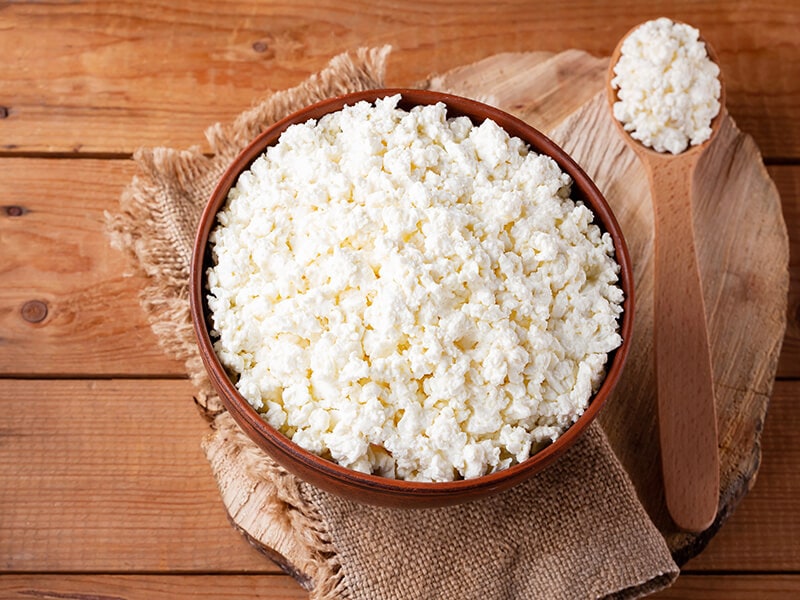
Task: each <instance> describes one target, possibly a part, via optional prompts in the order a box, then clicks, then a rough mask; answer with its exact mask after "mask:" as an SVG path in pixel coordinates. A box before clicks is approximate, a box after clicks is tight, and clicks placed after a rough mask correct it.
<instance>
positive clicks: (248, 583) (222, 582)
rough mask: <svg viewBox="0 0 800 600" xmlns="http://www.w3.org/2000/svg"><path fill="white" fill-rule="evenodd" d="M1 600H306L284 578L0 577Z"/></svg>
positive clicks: (287, 579)
mask: <svg viewBox="0 0 800 600" xmlns="http://www.w3.org/2000/svg"><path fill="white" fill-rule="evenodd" d="M0 597H3V598H6V599H7V600H13V599H18V600H31V598H42V599H48V598H51V599H72V600H181V599H186V600H194V599H203V598H207V599H209V600H217V599H218V600H226V599H227V600H241V599H242V598H253V599H255V598H259V599H261V598H263V599H264V600H299V599H300V598H302V599H307V598H308V592H306V591H305V590H303V589H302V588H301V587H300V586H299V585H298V584H297V582H296V581H295V580H294V579H292V578H291V577H289V576H288V575H258V576H255V575H41V574H38V573H37V574H31V575H0Z"/></svg>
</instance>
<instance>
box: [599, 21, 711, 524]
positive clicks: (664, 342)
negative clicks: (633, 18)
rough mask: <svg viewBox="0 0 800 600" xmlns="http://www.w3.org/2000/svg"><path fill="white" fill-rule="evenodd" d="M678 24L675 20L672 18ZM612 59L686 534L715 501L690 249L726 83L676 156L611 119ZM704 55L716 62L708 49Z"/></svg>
mask: <svg viewBox="0 0 800 600" xmlns="http://www.w3.org/2000/svg"><path fill="white" fill-rule="evenodd" d="M675 22H676V23H678V22H677V21H675ZM638 27H639V26H636V27H634V28H633V29H631V30H630V31H629V32H628V33H627V34H625V36H624V37H623V38H622V39H621V40H620V41H619V43H618V44H617V47H616V48H615V49H614V52H613V54H612V55H611V61H610V64H609V69H608V75H607V78H606V92H607V98H608V105H609V110H611V111H612V118H613V120H614V123H615V124H616V125H617V127H618V129H619V131H620V133H621V135H622V136H623V138H624V139H625V140H626V142H627V144H628V145H629V146H630V147H631V148H632V149H633V150H634V151H635V152H636V155H637V156H638V158H639V160H640V161H641V163H642V164H643V166H644V167H645V169H646V171H647V176H648V180H649V183H650V193H651V198H652V203H653V215H654V221H655V250H654V262H655V285H654V347H655V369H656V388H657V394H658V421H659V439H660V446H661V464H662V473H663V481H664V495H665V500H666V505H667V510H668V511H669V513H670V516H671V517H672V520H673V521H674V522H675V524H676V525H677V526H678V527H679V528H680V529H683V530H685V531H692V532H700V531H703V530H705V529H706V528H708V527H709V526H710V525H711V524H712V523H713V522H714V519H715V517H716V514H717V506H718V501H719V452H718V442H717V419H716V406H715V405H716V401H715V395H714V381H713V371H712V365H711V350H710V344H709V338H708V326H707V323H706V312H705V303H704V300H703V287H702V281H701V278H700V270H699V266H698V260H697V255H696V249H695V237H694V225H693V215H692V181H693V179H694V172H695V168H696V166H697V163H698V161H699V159H700V157H701V156H702V155H703V153H704V152H705V151H706V149H707V148H708V147H709V146H710V145H711V143H712V141H713V140H714V138H715V137H716V135H717V134H718V132H719V129H720V127H721V125H722V121H723V118H724V115H725V108H724V107H725V85H724V82H723V80H722V77H721V76H720V77H719V81H720V88H721V89H720V98H719V102H720V110H719V113H718V114H717V115H716V116H715V117H714V119H713V120H712V122H711V136H710V137H709V139H708V140H706V141H705V142H703V143H702V144H698V145H696V146H689V147H688V148H687V149H686V150H684V151H683V152H682V153H680V154H669V153H662V152H658V151H656V150H653V149H652V148H649V147H647V146H645V145H644V144H642V143H641V142H639V141H637V140H635V139H634V138H633V137H632V136H631V135H630V133H629V132H627V131H626V130H625V129H624V127H623V126H622V123H620V122H619V121H618V120H617V119H616V118H615V117H613V106H614V103H615V102H616V101H617V100H618V96H617V91H616V90H615V89H614V88H613V87H612V85H611V80H612V79H613V77H614V75H615V74H614V67H615V66H616V65H617V62H618V61H619V58H620V55H621V53H622V44H623V42H624V41H625V40H626V39H627V37H628V36H629V35H630V34H631V33H633V32H634V31H635V30H636V29H638ZM700 41H702V42H703V43H704V44H705V47H706V52H707V53H708V56H709V58H710V59H711V60H712V61H713V62H715V63H716V64H717V65H719V61H718V60H717V56H716V54H715V53H714V51H713V49H712V48H711V46H710V45H709V44H708V42H706V41H705V40H703V39H702V37H701V38H700Z"/></svg>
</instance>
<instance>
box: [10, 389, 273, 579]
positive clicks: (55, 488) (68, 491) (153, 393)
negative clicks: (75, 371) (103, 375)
mask: <svg viewBox="0 0 800 600" xmlns="http://www.w3.org/2000/svg"><path fill="white" fill-rule="evenodd" d="M0 407H1V408H2V412H3V424H2V426H0V572H3V571H61V572H64V571H89V572H92V571H94V572H98V571H151V572H152V571H215V572H216V571H237V572H246V571H256V572H265V573H274V572H276V571H278V569H277V567H276V566H275V565H274V564H273V563H272V562H271V561H269V560H267V559H266V558H265V557H264V556H262V555H261V554H259V553H258V552H257V551H256V550H255V549H253V548H251V547H250V546H249V545H248V544H247V543H246V542H245V541H244V540H243V538H242V537H241V536H240V535H239V534H238V533H237V532H235V531H234V530H233V528H232V527H231V526H230V524H229V523H228V521H227V519H226V514H225V510H224V508H223V506H222V503H221V502H220V500H219V494H218V492H217V488H216V486H215V484H214V479H213V477H212V476H211V471H210V469H209V466H208V464H207V462H206V460H205V457H204V456H203V453H202V452H201V450H200V440H201V438H202V436H203V435H205V434H206V432H207V431H208V429H207V425H206V423H205V421H204V420H203V419H201V418H200V416H199V415H198V414H197V411H196V410H195V408H194V406H193V404H192V388H191V386H190V384H189V383H188V382H187V381H170V380H143V381H140V380H125V381H122V380H120V381H113V380H110V381H85V380H77V381H65V380H49V381H41V380H13V379H12V380H5V381H3V382H2V385H0ZM0 595H1V594H0Z"/></svg>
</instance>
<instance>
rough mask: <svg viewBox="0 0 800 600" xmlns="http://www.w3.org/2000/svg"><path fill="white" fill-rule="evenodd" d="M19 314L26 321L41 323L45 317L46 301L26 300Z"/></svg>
mask: <svg viewBox="0 0 800 600" xmlns="http://www.w3.org/2000/svg"><path fill="white" fill-rule="evenodd" d="M20 314H22V318H23V319H25V320H26V321H27V322H28V323H41V322H42V321H44V320H45V318H46V317H47V303H46V302H43V301H42V300H28V301H27V302H26V303H25V304H23V305H22V309H21V310H20Z"/></svg>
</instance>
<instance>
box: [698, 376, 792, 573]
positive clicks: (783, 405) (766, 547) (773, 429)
mask: <svg viewBox="0 0 800 600" xmlns="http://www.w3.org/2000/svg"><path fill="white" fill-rule="evenodd" d="M798 393H800V381H778V382H776V383H775V388H774V392H773V395H772V398H771V400H770V406H769V412H768V413H767V418H766V422H765V424H764V432H763V435H762V438H761V440H762V443H761V446H762V461H761V466H760V468H759V471H758V477H757V479H756V481H755V485H754V486H753V489H752V490H751V491H750V493H749V494H748V495H747V497H745V499H744V500H743V501H742V503H741V504H740V505H739V507H738V508H737V509H736V513H735V514H734V516H733V517H732V518H731V519H730V521H729V522H728V523H727V524H726V525H725V527H723V528H722V530H720V532H719V534H718V535H717V536H716V537H714V539H713V540H711V542H710V543H709V545H708V547H707V548H706V550H705V551H704V552H703V553H702V554H700V555H699V556H698V557H697V558H695V559H693V560H692V561H690V562H689V563H688V564H687V565H686V568H687V569H688V570H691V571H699V570H709V571H758V570H770V569H771V570H773V571H798V570H800V569H799V568H800V553H798V551H797V540H799V539H800V514H799V513H798V511H797V510H795V509H794V508H793V507H794V506H795V505H796V502H797V498H798V497H800V446H798V444H797V432H798V431H800V411H798V409H797V399H798V397H800V396H798ZM767 538H769V541H767ZM756 540H763V541H764V542H766V543H761V542H760V541H756ZM754 542H755V543H754ZM768 565H771V566H768Z"/></svg>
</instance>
